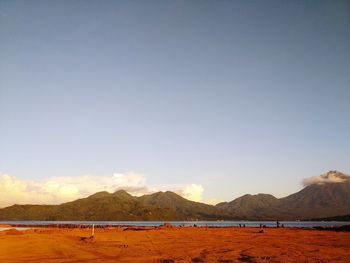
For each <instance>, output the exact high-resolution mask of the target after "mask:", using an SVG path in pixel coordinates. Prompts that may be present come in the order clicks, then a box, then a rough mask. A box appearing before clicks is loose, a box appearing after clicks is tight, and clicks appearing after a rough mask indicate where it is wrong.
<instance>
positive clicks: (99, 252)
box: [0, 227, 350, 263]
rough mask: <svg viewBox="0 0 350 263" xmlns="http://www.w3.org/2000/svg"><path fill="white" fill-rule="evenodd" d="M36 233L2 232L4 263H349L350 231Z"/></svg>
mask: <svg viewBox="0 0 350 263" xmlns="http://www.w3.org/2000/svg"><path fill="white" fill-rule="evenodd" d="M259 230H260V229H258V228H236V227H232V228H195V227H183V228H181V227H177V228H161V229H147V230H138V231H135V230H128V231H123V228H110V229H95V237H94V238H93V239H83V238H81V237H88V236H89V235H90V233H91V230H89V229H78V228H76V229H55V228H37V229H30V230H26V231H23V234H19V235H18V233H17V231H11V230H7V231H1V232H0V262H1V263H2V262H162V263H171V262H221V263H228V262H308V263H310V262H318V263H321V262H350V232H334V231H319V230H303V229H287V228H285V229H282V228H280V229H276V228H268V229H265V232H264V233H258V232H259Z"/></svg>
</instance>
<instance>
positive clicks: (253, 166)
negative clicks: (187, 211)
mask: <svg viewBox="0 0 350 263" xmlns="http://www.w3.org/2000/svg"><path fill="white" fill-rule="evenodd" d="M349 13H350V2H349V1H338V0H335V1H277V0H276V1H224V0H220V1H164V0H159V1H106V0H103V1H78V0H75V1H66V0H60V1H58V0H57V1H46V0H42V1H38V0H33V1H24V0H22V1H18V0H11V1H10V0H0V187H1V189H2V191H1V192H2V193H3V194H2V195H1V196H0V197H1V198H0V199H1V200H0V206H1V205H5V204H6V205H10V204H12V203H15V202H16V203H59V202H62V201H67V200H73V199H74V198H77V197H82V196H86V195H88V194H91V193H93V192H94V191H100V190H107V191H110V192H113V191H115V190H116V189H121V188H124V189H128V190H129V191H130V192H131V193H133V194H139V195H140V194H143V193H150V192H153V191H158V190H172V191H175V192H177V193H179V194H181V195H183V196H184V197H186V198H189V199H191V200H196V201H202V202H207V203H216V202H219V201H223V200H225V201H230V200H232V199H234V198H236V197H239V196H241V195H243V194H256V193H270V194H273V195H275V196H276V197H283V196H287V195H289V194H291V193H294V192H296V191H299V190H301V189H302V187H303V186H302V181H303V179H305V178H307V177H310V176H317V175H320V174H323V173H325V172H327V171H328V170H339V171H342V172H344V173H347V174H349V173H350V103H349V102H350V15H349Z"/></svg>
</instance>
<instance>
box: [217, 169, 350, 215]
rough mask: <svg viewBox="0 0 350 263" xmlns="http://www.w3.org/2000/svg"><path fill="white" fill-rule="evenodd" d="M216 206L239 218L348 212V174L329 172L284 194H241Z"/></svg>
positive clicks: (349, 195) (349, 211)
mask: <svg viewBox="0 0 350 263" xmlns="http://www.w3.org/2000/svg"><path fill="white" fill-rule="evenodd" d="M216 207H217V208H218V209H220V210H226V211H229V212H230V213H231V214H232V215H233V216H235V217H239V218H242V219H266V220H269V219H279V220H296V219H299V220H302V219H310V218H326V217H331V216H336V215H344V214H349V213H350V177H349V176H347V175H344V174H342V173H340V172H337V171H330V172H328V173H326V174H324V175H322V176H320V177H318V178H315V183H314V184H310V185H308V186H306V187H305V188H304V189H302V190H301V191H299V192H297V193H295V194H292V195H289V196H287V197H284V198H281V199H277V198H275V197H274V196H272V195H266V194H258V195H245V196H242V197H239V198H237V199H235V200H233V201H231V202H229V203H227V202H225V203H220V204H217V205H216Z"/></svg>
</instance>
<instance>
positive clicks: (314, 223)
mask: <svg viewBox="0 0 350 263" xmlns="http://www.w3.org/2000/svg"><path fill="white" fill-rule="evenodd" d="M163 224H171V225H174V226H198V227H206V226H207V227H230V226H242V227H243V226H245V227H259V226H260V225H265V226H266V227H276V225H277V222H276V221H0V225H16V227H17V228H18V229H19V230H21V229H22V227H21V225H23V228H25V229H26V228H27V227H28V226H33V227H35V226H36V225H95V226H107V225H108V226H161V225H163ZM279 224H280V226H281V225H283V226H284V227H297V228H313V227H320V226H321V227H336V226H343V225H350V221H279ZM6 228H7V227H6ZM4 229H5V227H0V231H1V230H4Z"/></svg>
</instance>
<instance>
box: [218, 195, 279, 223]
mask: <svg viewBox="0 0 350 263" xmlns="http://www.w3.org/2000/svg"><path fill="white" fill-rule="evenodd" d="M278 202H279V200H278V199H277V198H276V197H274V196H273V195H269V194H257V195H249V194H247V195H244V196H241V197H239V198H237V199H235V200H233V201H231V202H223V203H219V204H217V205H216V208H218V209H219V210H221V211H227V212H229V213H230V214H232V215H233V216H234V217H236V218H240V219H270V218H271V219H274V218H275V216H274V215H271V216H270V214H266V211H265V210H266V209H267V208H271V209H273V207H275V206H276V205H277V204H278Z"/></svg>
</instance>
